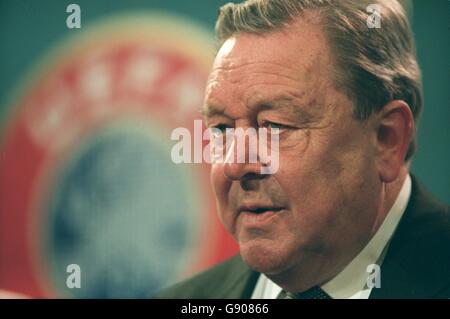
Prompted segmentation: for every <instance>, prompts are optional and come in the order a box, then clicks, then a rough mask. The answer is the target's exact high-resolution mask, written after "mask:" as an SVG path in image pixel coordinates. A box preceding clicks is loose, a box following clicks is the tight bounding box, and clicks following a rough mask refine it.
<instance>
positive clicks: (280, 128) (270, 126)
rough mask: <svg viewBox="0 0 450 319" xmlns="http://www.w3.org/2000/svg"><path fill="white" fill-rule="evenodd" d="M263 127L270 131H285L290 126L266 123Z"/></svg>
mask: <svg viewBox="0 0 450 319" xmlns="http://www.w3.org/2000/svg"><path fill="white" fill-rule="evenodd" d="M262 127H266V128H269V129H278V130H280V131H281V130H283V129H286V128H288V126H286V125H283V124H280V123H274V122H265V123H264V124H263V125H262Z"/></svg>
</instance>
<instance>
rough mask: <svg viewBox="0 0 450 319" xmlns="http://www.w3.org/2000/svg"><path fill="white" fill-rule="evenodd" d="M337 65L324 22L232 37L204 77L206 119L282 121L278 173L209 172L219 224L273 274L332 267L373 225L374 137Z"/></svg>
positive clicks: (252, 167) (236, 167)
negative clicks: (337, 77)
mask: <svg viewBox="0 0 450 319" xmlns="http://www.w3.org/2000/svg"><path fill="white" fill-rule="evenodd" d="M333 63H334V62H333V60H332V53H331V51H330V48H329V47H328V44H327V42H326V40H325V38H324V35H323V33H322V31H321V29H320V28H319V27H318V26H314V25H308V24H303V23H301V22H297V23H295V24H293V25H292V26H291V27H290V28H289V29H285V30H284V31H283V32H281V31H277V32H271V33H268V34H265V35H263V36H257V35H252V34H238V35H237V36H235V37H233V38H231V39H228V40H227V41H226V42H225V43H224V45H223V46H222V48H221V50H220V51H219V53H218V55H217V57H216V60H215V63H214V66H213V69H212V72H211V75H210V78H209V81H208V86H207V90H206V99H205V102H206V106H205V107H206V108H207V110H206V114H208V115H207V116H206V122H207V125H208V126H209V127H220V128H224V127H233V128H238V127H241V128H244V129H246V128H249V127H256V128H258V127H269V128H271V127H277V128H279V129H280V133H279V169H278V171H277V172H276V173H274V174H272V175H261V174H260V168H261V166H260V165H261V163H259V162H258V163H256V164H255V163H253V164H252V163H243V164H239V163H216V164H213V166H212V171H211V180H212V186H213V188H214V191H215V194H216V199H217V205H218V210H219V214H220V217H221V220H222V222H223V224H224V225H225V227H226V228H227V230H228V231H229V232H230V233H231V234H232V235H233V236H234V237H235V239H236V240H237V242H238V243H239V246H240V252H241V255H242V257H243V259H244V260H245V261H246V262H247V263H248V264H249V265H250V267H252V268H254V269H256V270H258V271H261V272H264V273H266V274H269V276H270V275H272V276H274V277H276V276H278V275H280V276H281V275H283V274H288V273H289V272H292V273H294V272H300V273H305V274H308V275H311V276H314V274H315V273H317V274H319V273H321V274H326V273H327V271H328V272H329V274H330V275H332V273H333V271H335V269H337V268H339V267H341V266H342V265H345V264H346V263H347V262H348V261H349V260H350V259H351V258H353V257H354V255H355V254H356V253H357V252H358V251H359V250H360V249H361V247H362V246H363V245H365V244H366V243H367V241H368V239H369V238H370V236H371V234H372V233H373V228H374V224H375V222H376V218H377V210H378V206H377V205H378V204H377V203H378V201H379V198H378V194H379V193H380V192H379V190H380V187H381V183H380V180H379V178H378V174H377V170H376V165H375V163H374V152H375V147H374V138H375V137H374V135H373V133H372V131H373V130H371V129H368V128H367V127H365V126H364V125H363V124H362V123H360V122H359V121H357V120H355V119H354V118H353V117H352V107H351V101H350V100H349V98H348V97H347V96H346V95H345V94H344V93H343V92H342V91H340V90H338V89H337V88H336V86H335V85H334V81H333V77H332V75H333V72H334V71H335V69H334V65H333ZM368 125H370V124H368ZM327 269H329V270H327Z"/></svg>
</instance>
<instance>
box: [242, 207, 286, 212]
mask: <svg viewBox="0 0 450 319" xmlns="http://www.w3.org/2000/svg"><path fill="white" fill-rule="evenodd" d="M282 209H283V208H281V207H258V208H255V209H243V210H241V212H247V213H253V214H264V213H268V212H273V213H276V212H278V211H280V210H282Z"/></svg>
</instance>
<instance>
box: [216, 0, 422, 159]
mask: <svg viewBox="0 0 450 319" xmlns="http://www.w3.org/2000/svg"><path fill="white" fill-rule="evenodd" d="M371 4H372V5H373V4H376V5H378V6H379V8H380V17H381V28H369V26H368V24H367V21H368V19H369V18H370V16H371V14H372V13H371V12H368V10H367V8H368V6H369V5H371ZM307 11H308V12H310V11H313V12H317V13H318V16H319V18H320V22H321V26H322V29H323V30H324V32H325V34H326V36H327V38H328V41H329V44H330V46H331V48H332V51H333V52H334V54H335V57H334V59H335V63H336V67H335V70H334V71H335V74H334V78H335V79H334V81H335V85H336V87H337V88H339V89H342V90H343V91H344V92H345V93H346V94H347V96H349V97H350V98H351V100H352V102H353V105H354V106H353V115H354V117H355V118H357V119H359V120H361V121H364V120H367V119H368V118H369V117H370V116H371V115H372V114H374V113H376V112H378V111H380V110H381V108H382V107H383V106H384V105H385V104H386V103H388V102H389V101H391V100H395V99H399V100H403V101H405V102H406V103H407V104H408V105H409V107H410V109H411V112H412V113H413V116H414V121H415V122H416V126H417V122H418V120H419V117H420V113H421V110H422V103H423V101H422V83H421V75H420V70H419V66H418V64H417V59H416V53H415V45H414V39H413V35H412V31H411V27H410V25H409V22H408V18H407V16H406V14H405V11H404V10H403V8H402V6H401V4H400V3H399V2H398V1H395V0H338V1H333V0H248V1H246V2H244V3H240V4H233V3H228V4H226V5H224V6H223V7H221V9H220V12H219V17H218V19H217V23H216V36H217V38H218V41H219V45H221V44H223V42H225V40H227V39H228V38H230V37H232V36H233V35H235V34H237V33H253V34H263V33H267V32H270V31H274V30H278V29H282V28H285V27H287V26H288V25H289V24H290V23H292V22H293V21H294V19H296V18H298V17H302V16H304V13H305V12H307ZM415 150H416V137H415V136H414V137H413V140H412V141H411V143H410V145H409V148H408V152H407V154H406V157H405V160H409V159H410V158H411V156H412V155H413V154H414V152H415Z"/></svg>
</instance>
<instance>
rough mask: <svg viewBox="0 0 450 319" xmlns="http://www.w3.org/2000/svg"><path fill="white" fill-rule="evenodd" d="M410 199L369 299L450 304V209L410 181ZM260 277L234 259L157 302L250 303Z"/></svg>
mask: <svg viewBox="0 0 450 319" xmlns="http://www.w3.org/2000/svg"><path fill="white" fill-rule="evenodd" d="M411 178H412V189H411V198H410V201H409V203H408V206H407V208H406V211H405V213H404V215H403V218H402V219H401V221H400V223H399V225H398V228H397V230H396V232H395V234H394V236H393V237H392V241H391V243H390V246H389V248H388V251H387V254H386V257H385V259H384V262H383V264H382V265H381V288H373V289H372V292H371V295H370V299H373V298H450V207H448V206H444V205H442V204H440V203H439V202H437V201H436V200H435V199H434V198H433V197H432V196H431V195H430V194H429V193H428V192H427V191H426V190H425V189H424V188H423V186H421V185H420V184H419V182H418V181H417V180H416V179H415V178H414V177H413V176H412V177H411ZM258 276H259V273H257V272H254V271H252V270H251V269H249V268H248V267H247V265H246V264H245V263H244V262H243V261H242V259H241V258H240V256H239V255H237V256H235V257H233V258H231V259H229V260H228V261H226V262H224V263H221V264H219V265H217V266H215V267H213V268H211V269H209V270H207V271H205V272H203V273H200V274H199V275H197V276H195V277H193V278H191V279H188V280H185V281H184V282H181V283H179V284H177V285H175V286H173V287H171V288H169V289H167V290H165V291H163V292H162V293H160V294H158V295H157V296H156V298H250V296H251V295H252V292H253V289H254V288H255V285H256V281H257V279H258Z"/></svg>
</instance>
